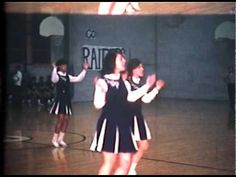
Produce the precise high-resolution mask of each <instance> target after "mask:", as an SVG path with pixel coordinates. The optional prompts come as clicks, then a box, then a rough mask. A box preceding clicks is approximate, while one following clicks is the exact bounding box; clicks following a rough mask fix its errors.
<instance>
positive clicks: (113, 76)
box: [104, 73, 120, 80]
mask: <svg viewBox="0 0 236 177" xmlns="http://www.w3.org/2000/svg"><path fill="white" fill-rule="evenodd" d="M104 77H105V78H106V79H111V80H119V79H120V74H114V73H112V74H105V75H104Z"/></svg>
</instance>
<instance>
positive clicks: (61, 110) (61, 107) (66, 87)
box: [50, 59, 88, 147]
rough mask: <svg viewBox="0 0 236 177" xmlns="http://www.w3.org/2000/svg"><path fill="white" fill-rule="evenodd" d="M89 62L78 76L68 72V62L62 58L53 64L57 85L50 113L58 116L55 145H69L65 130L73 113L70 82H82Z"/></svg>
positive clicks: (54, 137)
mask: <svg viewBox="0 0 236 177" xmlns="http://www.w3.org/2000/svg"><path fill="white" fill-rule="evenodd" d="M87 69H88V64H87V63H84V64H83V70H82V71H81V73H80V74H79V75H77V76H72V75H70V74H68V73H67V63H66V61H65V60H63V59H60V60H58V61H57V63H56V65H55V64H53V71H52V75H51V81H52V82H53V83H54V84H55V86H56V95H55V98H54V103H53V105H52V107H51V109H50V114H54V115H56V117H57V122H56V125H55V130H54V134H53V138H52V144H53V145H54V146H55V147H59V146H60V145H61V146H67V144H66V143H65V141H64V136H65V132H66V130H67V127H68V123H69V122H68V121H69V116H70V115H72V106H71V93H70V83H75V82H81V81H82V80H83V79H84V78H85V76H86V73H87Z"/></svg>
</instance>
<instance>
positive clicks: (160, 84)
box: [156, 79, 165, 90]
mask: <svg viewBox="0 0 236 177" xmlns="http://www.w3.org/2000/svg"><path fill="white" fill-rule="evenodd" d="M164 86H165V81H163V80H161V79H159V80H158V81H156V88H157V89H158V90H160V89H161V88H162V87H164Z"/></svg>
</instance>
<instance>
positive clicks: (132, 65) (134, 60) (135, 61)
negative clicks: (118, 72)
mask: <svg viewBox="0 0 236 177" xmlns="http://www.w3.org/2000/svg"><path fill="white" fill-rule="evenodd" d="M140 64H141V61H140V60H139V59H137V58H132V59H130V60H129V61H128V64H127V71H128V75H129V76H132V71H133V69H134V68H136V67H138V66H139V65H140Z"/></svg>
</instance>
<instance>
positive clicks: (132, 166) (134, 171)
mask: <svg viewBox="0 0 236 177" xmlns="http://www.w3.org/2000/svg"><path fill="white" fill-rule="evenodd" d="M136 166H137V163H132V164H131V166H130V169H129V173H128V175H136V170H135V168H136Z"/></svg>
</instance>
